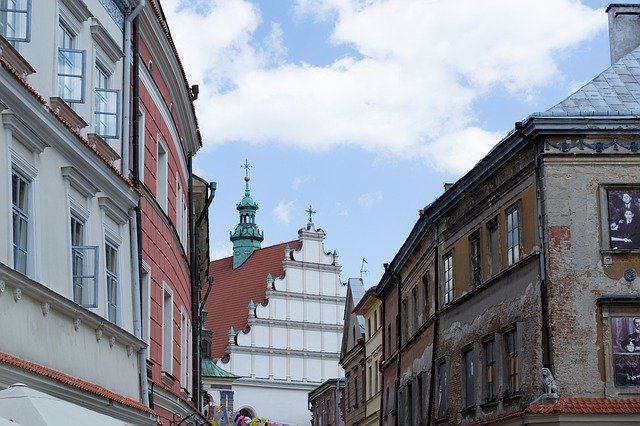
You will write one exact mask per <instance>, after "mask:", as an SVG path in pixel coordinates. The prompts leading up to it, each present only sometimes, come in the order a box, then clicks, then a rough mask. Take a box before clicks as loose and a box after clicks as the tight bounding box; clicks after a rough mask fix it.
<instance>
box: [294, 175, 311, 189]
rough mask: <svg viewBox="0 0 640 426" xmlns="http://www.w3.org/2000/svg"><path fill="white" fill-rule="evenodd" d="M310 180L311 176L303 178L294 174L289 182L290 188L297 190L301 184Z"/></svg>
mask: <svg viewBox="0 0 640 426" xmlns="http://www.w3.org/2000/svg"><path fill="white" fill-rule="evenodd" d="M310 180H311V178H308V177H304V178H303V177H299V176H296V177H294V178H293V181H292V182H291V188H292V189H294V190H298V189H300V187H301V186H302V185H303V184H305V183H307V182H309V181H310Z"/></svg>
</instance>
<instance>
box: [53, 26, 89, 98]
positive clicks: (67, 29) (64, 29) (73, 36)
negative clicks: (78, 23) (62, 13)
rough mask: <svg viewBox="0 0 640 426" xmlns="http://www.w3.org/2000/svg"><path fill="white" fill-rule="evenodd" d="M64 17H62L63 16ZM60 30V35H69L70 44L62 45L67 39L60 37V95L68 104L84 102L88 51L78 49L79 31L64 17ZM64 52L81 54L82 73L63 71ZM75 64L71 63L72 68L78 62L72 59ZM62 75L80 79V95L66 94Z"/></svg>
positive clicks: (58, 75)
mask: <svg viewBox="0 0 640 426" xmlns="http://www.w3.org/2000/svg"><path fill="white" fill-rule="evenodd" d="M61 18H62V17H61ZM58 31H59V32H61V33H60V36H59V37H64V36H65V35H66V36H68V37H69V45H68V46H61V45H60V44H62V45H65V44H66V43H65V41H64V40H65V39H64V38H59V39H58V60H57V74H56V75H57V82H58V90H57V93H58V97H60V98H61V99H62V100H63V101H65V102H66V103H68V104H75V103H84V102H85V97H86V93H85V91H86V89H85V86H86V76H87V72H86V68H87V67H86V64H87V51H86V50H83V49H77V48H76V45H77V38H78V33H77V31H74V30H73V29H72V26H71V25H69V24H68V23H67V22H66V21H65V20H63V19H59V21H58ZM64 53H68V54H73V55H74V56H75V55H77V54H79V55H80V58H81V64H80V74H74V73H67V72H62V67H61V66H60V65H61V63H62V58H63V56H64V55H63V54H64ZM65 62H69V61H65ZM72 62H73V64H72V65H71V67H72V68H77V64H76V63H75V61H72ZM61 77H62V78H63V79H64V78H75V79H80V97H79V98H78V97H73V98H72V97H70V96H66V94H65V93H64V91H63V90H61V89H62V87H65V86H64V85H62V84H61V81H62V80H61Z"/></svg>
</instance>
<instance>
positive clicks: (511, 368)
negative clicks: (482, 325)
mask: <svg viewBox="0 0 640 426" xmlns="http://www.w3.org/2000/svg"><path fill="white" fill-rule="evenodd" d="M502 333H503V334H502V337H503V342H504V348H503V349H504V356H505V358H504V361H505V363H504V372H505V383H504V384H505V387H504V388H505V395H506V396H511V395H516V394H518V392H519V391H520V386H521V382H520V358H519V349H520V345H519V342H518V334H519V333H518V328H517V326H516V325H515V324H512V325H509V326H507V327H505V328H504V329H503V330H502ZM510 344H513V347H510Z"/></svg>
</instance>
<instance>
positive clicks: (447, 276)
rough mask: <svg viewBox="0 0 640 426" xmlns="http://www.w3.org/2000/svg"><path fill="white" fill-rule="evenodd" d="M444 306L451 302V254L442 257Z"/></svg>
mask: <svg viewBox="0 0 640 426" xmlns="http://www.w3.org/2000/svg"><path fill="white" fill-rule="evenodd" d="M443 296H444V304H445V305H446V304H448V303H451V302H452V301H453V253H448V254H446V255H445V256H444V295H443Z"/></svg>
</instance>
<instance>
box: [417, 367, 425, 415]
mask: <svg viewBox="0 0 640 426" xmlns="http://www.w3.org/2000/svg"><path fill="white" fill-rule="evenodd" d="M423 376H424V371H422V372H420V373H418V377H417V378H416V393H417V396H416V397H417V403H418V404H417V406H418V413H417V415H418V419H417V421H416V424H419V425H421V424H424V419H423V416H424V414H423V411H422V410H423V403H424V395H423V386H424V385H423Z"/></svg>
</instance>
